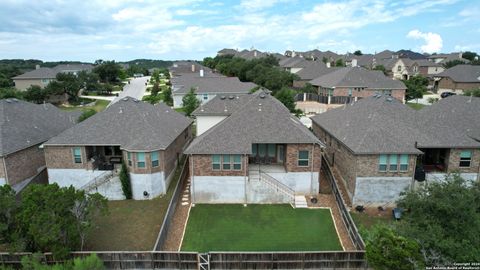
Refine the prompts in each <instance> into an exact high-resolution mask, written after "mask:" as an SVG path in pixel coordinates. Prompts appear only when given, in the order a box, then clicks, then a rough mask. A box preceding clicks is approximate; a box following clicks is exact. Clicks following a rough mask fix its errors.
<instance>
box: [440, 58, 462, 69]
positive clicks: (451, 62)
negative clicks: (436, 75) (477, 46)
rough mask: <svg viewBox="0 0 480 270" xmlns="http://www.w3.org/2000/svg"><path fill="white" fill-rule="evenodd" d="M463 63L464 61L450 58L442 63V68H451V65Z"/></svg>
mask: <svg viewBox="0 0 480 270" xmlns="http://www.w3.org/2000/svg"><path fill="white" fill-rule="evenodd" d="M463 64H465V61H462V60H459V59H455V60H451V61H448V62H446V63H444V64H443V67H444V68H451V67H454V66H456V65H463Z"/></svg>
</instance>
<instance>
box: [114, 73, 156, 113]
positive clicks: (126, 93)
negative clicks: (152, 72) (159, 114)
mask: <svg viewBox="0 0 480 270" xmlns="http://www.w3.org/2000/svg"><path fill="white" fill-rule="evenodd" d="M149 79H150V76H144V77H141V78H135V79H132V80H131V81H130V84H126V85H125V86H124V87H123V91H122V92H121V93H120V94H119V95H118V97H116V98H115V99H114V100H112V102H110V104H109V106H110V105H112V104H113V103H115V102H117V101H119V100H120V99H122V98H124V97H133V98H136V99H139V100H142V97H143V94H145V90H147V86H146V85H145V83H146V82H147V80H149Z"/></svg>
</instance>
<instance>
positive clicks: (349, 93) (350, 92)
mask: <svg viewBox="0 0 480 270" xmlns="http://www.w3.org/2000/svg"><path fill="white" fill-rule="evenodd" d="M352 94H353V93H352V88H350V89H348V96H350V97H351V96H352Z"/></svg>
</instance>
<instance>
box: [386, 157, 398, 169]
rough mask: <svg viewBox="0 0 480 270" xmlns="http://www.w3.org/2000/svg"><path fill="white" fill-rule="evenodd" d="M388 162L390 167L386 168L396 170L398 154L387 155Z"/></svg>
mask: <svg viewBox="0 0 480 270" xmlns="http://www.w3.org/2000/svg"><path fill="white" fill-rule="evenodd" d="M388 164H389V165H390V168H389V169H388V170H389V171H391V172H396V171H397V169H398V156H397V155H390V156H389V157H388Z"/></svg>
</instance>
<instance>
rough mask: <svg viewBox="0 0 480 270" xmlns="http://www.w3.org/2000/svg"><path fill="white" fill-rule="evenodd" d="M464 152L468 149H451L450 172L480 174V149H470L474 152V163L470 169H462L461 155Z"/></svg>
mask: <svg viewBox="0 0 480 270" xmlns="http://www.w3.org/2000/svg"><path fill="white" fill-rule="evenodd" d="M462 150H467V149H450V154H449V157H448V167H447V168H448V172H455V171H458V172H461V173H478V172H479V167H480V149H468V150H472V161H471V163H470V167H468V168H460V153H461V152H462Z"/></svg>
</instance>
